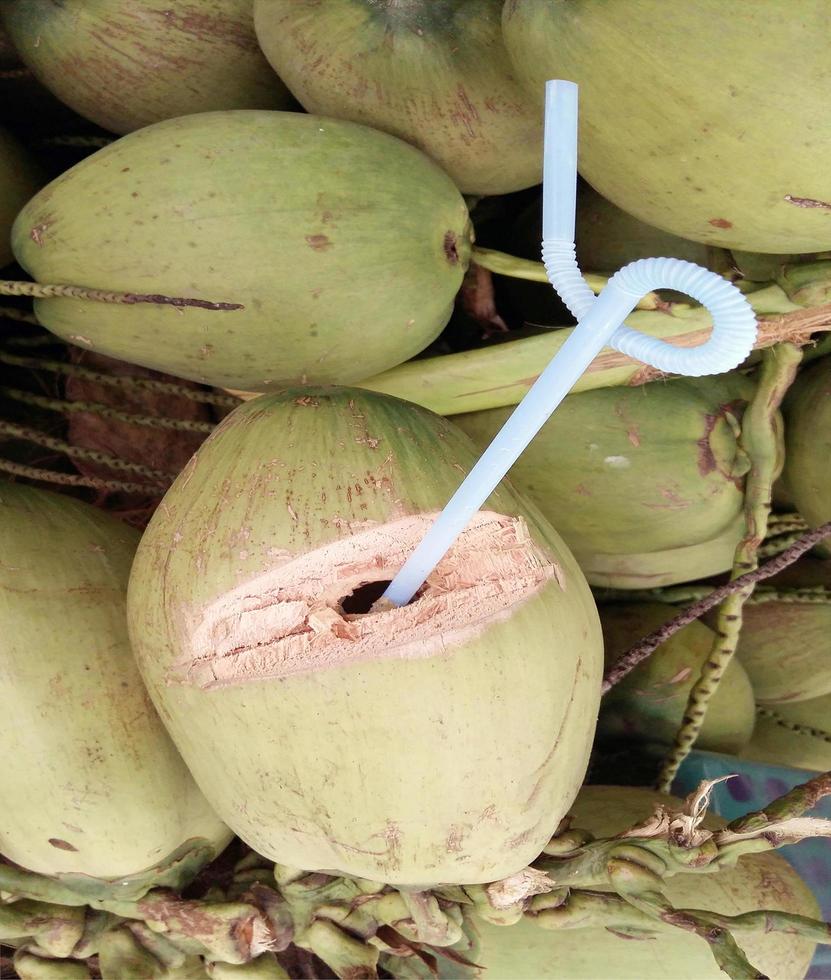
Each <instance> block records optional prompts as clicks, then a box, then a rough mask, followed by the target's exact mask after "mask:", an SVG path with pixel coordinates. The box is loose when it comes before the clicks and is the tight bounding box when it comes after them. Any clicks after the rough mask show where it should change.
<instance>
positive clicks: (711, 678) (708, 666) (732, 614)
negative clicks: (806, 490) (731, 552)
mask: <svg viewBox="0 0 831 980" xmlns="http://www.w3.org/2000/svg"><path fill="white" fill-rule="evenodd" d="M801 359H802V353H801V351H800V350H799V348H798V347H795V346H794V345H792V344H778V345H777V346H776V347H775V348H773V349H772V350H770V351H768V352H767V353H766V354H765V357H764V359H763V363H762V371H761V375H760V378H759V383H758V386H757V388H756V392H755V393H754V396H753V399H752V401H751V402H750V404H749V405H748V407H747V410H746V412H745V418H744V422H743V425H742V436H741V439H742V442H743V444H744V448H745V451H746V452H747V454H748V457H749V459H750V463H751V467H750V471H749V472H748V474H747V476H746V478H745V505H744V515H745V534H744V535H743V537H742V539H741V541H740V542H739V544H738V545H737V547H736V554H735V558H734V561H733V570H732V572H731V579H737V578H739V577H740V576H742V575H744V574H746V573H748V572H751V571H754V570H755V569H756V568H757V567H758V555H757V551H758V548H759V545H760V544H761V543H762V541H763V540H764V537H765V533H766V531H767V520H768V515H769V513H770V500H771V493H772V487H773V483H774V481H775V479H776V477H777V476H778V475H779V472H780V470H781V466H782V460H781V459H780V458H779V442H778V422H777V417H778V410H779V406H780V405H781V404H782V400H783V398H784V397H785V393H786V392H787V390H788V388H789V387H790V385H791V383H792V382H793V380H794V378H795V377H796V369H797V367H798V365H799V362H800V360H801ZM753 589H754V584H750V585H749V586H747V587H746V588H743V589H742V590H741V591H739V592H736V593H734V594H732V595H731V596H729V597H728V598H727V599H726V600H725V601H724V603H723V604H722V606H721V608H720V609H719V613H718V619H717V623H716V639H715V642H714V644H713V648H712V650H711V653H710V656H709V658H708V659H707V661H706V662H705V664H704V665H703V667H702V670H701V675H700V677H699V679H698V680H697V681H696V683H695V685H694V686H693V688H692V690H691V691H690V695H689V699H688V701H687V710H686V713H685V716H684V722H683V724H682V726H681V728H680V729H679V731H678V733H677V735H676V737H675V744H674V746H673V748H672V749H671V750H670V753H669V755H668V756H667V759H666V761H665V763H664V765H663V768H662V769H661V773H660V775H659V777H658V786H659V788H660V789H662V790H663V791H664V792H668V791H669V787H670V786H671V785H672V781H673V779H674V778H675V776H676V774H677V772H678V769H679V768H680V766H681V763H682V762H683V761H684V759H686V757H687V756H688V755H689V753H690V751H691V749H692V747H693V745H694V744H695V741H696V739H697V738H698V735H699V732H700V731H701V726H702V724H703V722H704V717H705V715H706V713H707V705H708V703H709V701H710V699H711V697H712V696H713V694H714V693H715V691H716V690H717V688H718V685H719V682H720V681H721V678H722V677H723V675H724V671H725V670H726V668H727V665H728V664H729V663H730V661H731V659H732V657H733V654H734V653H735V651H736V646H737V644H738V641H739V633H740V632H741V628H742V607H743V606H744V603H745V602H746V600H747V599H748V598H749V596H750V595H751V594H752V593H753Z"/></svg>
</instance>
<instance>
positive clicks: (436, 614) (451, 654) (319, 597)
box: [129, 388, 602, 887]
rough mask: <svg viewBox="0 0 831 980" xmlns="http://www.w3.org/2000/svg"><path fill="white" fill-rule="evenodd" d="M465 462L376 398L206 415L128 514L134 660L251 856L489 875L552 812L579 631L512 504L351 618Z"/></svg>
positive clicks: (441, 436)
mask: <svg viewBox="0 0 831 980" xmlns="http://www.w3.org/2000/svg"><path fill="white" fill-rule="evenodd" d="M304 392H305V393H304ZM476 457H477V450H476V448H475V447H474V446H473V445H472V444H471V443H470V442H469V440H468V439H467V438H465V437H464V436H463V435H462V434H461V433H460V432H459V431H458V430H457V429H456V428H455V427H454V426H453V425H451V424H450V423H449V422H447V421H445V420H443V419H441V418H439V417H437V416H435V415H433V414H432V413H429V412H426V411H424V410H422V409H419V408H417V407H415V406H412V405H409V404H407V403H404V402H400V401H398V400H396V399H392V398H389V397H386V396H380V395H376V394H373V393H367V392H361V391H358V390H357V389H342V388H328V389H327V388H321V389H314V390H304V389H293V390H286V391H285V392H282V393H279V394H275V395H270V396H264V397H262V398H259V399H256V400H254V401H252V402H248V403H247V404H246V405H244V406H242V407H240V408H239V409H236V410H235V411H234V412H233V413H232V414H231V415H230V416H228V417H227V418H226V420H225V421H224V422H223V423H222V425H221V426H220V427H219V428H218V429H217V430H216V431H215V432H214V434H213V435H212V436H211V437H210V438H209V439H208V440H207V442H206V443H205V444H204V445H203V447H202V448H201V449H200V450H199V452H198V453H197V454H196V456H195V457H194V458H193V459H192V461H191V464H190V465H189V466H188V467H187V468H186V470H185V471H184V472H183V473H182V475H181V476H180V477H179V479H178V480H177V481H176V483H175V484H174V485H173V487H172V488H171V490H170V491H169V492H168V494H167V496H166V497H165V499H164V502H163V503H162V505H161V507H160V508H159V510H158V511H157V512H156V514H155V516H154V518H153V520H152V521H151V524H150V526H149V528H148V530H147V532H146V534H145V536H144V539H143V541H142V544H141V547H140V549H139V552H138V555H137V559H136V562H135V565H134V569H133V574H132V578H131V583H130V599H129V607H130V613H129V616H130V629H131V636H132V638H133V643H134V646H135V649H136V653H137V656H138V660H139V665H140V668H141V670H142V673H143V676H144V678H145V681H146V683H147V685H148V689H149V691H150V693H151V696H152V697H153V699H154V701H155V703H156V704H157V706H158V708H159V710H160V712H161V714H162V716H163V717H164V718H165V720H166V723H167V725H168V727H169V730H170V732H171V735H172V737H173V739H174V741H175V742H176V744H177V746H178V747H179V749H180V751H181V752H182V754H183V757H184V758H185V760H186V762H187V764H188V767H189V768H190V770H191V771H192V772H193V774H194V777H195V778H196V780H197V782H198V783H199V785H200V787H201V788H202V790H203V792H205V794H206V796H207V797H208V799H209V800H210V801H211V802H212V804H213V805H214V806H215V807H216V809H217V812H218V813H220V814H221V815H222V817H223V818H224V819H225V820H226V821H228V822H229V823H230V825H231V826H232V828H233V829H234V830H235V831H236V832H237V833H238V834H239V836H240V837H242V838H243V840H245V841H246V842H247V843H248V844H249V845H250V846H251V847H253V848H254V849H255V850H256V851H258V852H259V853H261V854H264V855H266V856H267V857H269V858H271V859H272V860H277V861H278V862H280V863H281V864H285V865H289V866H291V867H297V868H303V869H306V870H329V871H336V872H343V873H347V874H350V875H356V876H359V877H363V878H370V879H372V880H375V881H386V882H390V883H393V884H406V885H408V886H419V887H427V886H430V885H432V884H437V883H448V882H449V883H462V882H464V883H469V882H483V881H491V880H494V879H496V878H499V877H502V876H504V875H506V874H510V873H512V872H514V871H517V870H519V869H520V868H522V867H523V866H524V865H525V864H527V863H528V862H529V861H530V860H532V859H533V858H534V857H535V856H536V855H537V854H538V853H539V851H540V849H541V848H542V847H543V845H544V844H545V842H546V841H547V839H548V837H549V836H550V835H551V833H552V832H553V830H554V828H555V827H556V825H557V822H558V821H559V819H560V818H561V817H562V816H563V815H564V813H565V812H566V810H567V808H568V806H569V805H570V803H571V801H572V800H573V798H574V796H575V795H576V792H577V789H578V788H579V785H580V783H581V781H582V778H583V774H584V772H585V766H586V761H587V757H588V751H589V747H590V744H591V740H592V736H593V733H594V724H595V718H596V712H597V705H598V701H599V683H600V673H601V669H602V654H601V644H600V632H599V624H598V621H597V614H596V610H595V608H594V603H593V601H592V599H591V595H590V593H589V591H588V588H587V585H586V582H585V580H584V578H583V575H582V573H581V572H580V570H579V568H578V566H577V564H576V562H575V561H574V559H573V558H572V556H571V554H570V552H569V551H568V549H567V548H566V546H565V545H564V544H563V542H562V541H561V539H560V538H559V537H558V535H557V534H556V532H554V531H553V530H552V529H551V527H550V526H549V525H548V523H547V522H546V521H545V520H544V519H543V518H542V517H541V516H540V515H539V513H538V511H537V510H536V509H535V508H533V507H532V506H531V505H529V504H526V503H525V502H524V501H523V500H522V499H521V498H520V497H518V496H517V495H516V494H515V493H514V492H513V491H512V490H511V489H510V488H509V487H508V486H507V485H506V486H501V487H500V488H499V489H498V491H497V492H496V493H495V494H494V495H493V496H492V497H491V498H490V499H489V501H488V502H487V504H486V505H485V507H484V509H483V511H481V512H480V513H479V514H477V515H476V517H475V518H474V520H473V521H472V523H471V524H470V526H469V527H468V529H467V531H466V532H465V533H464V534H463V535H462V537H461V538H460V539H459V542H458V543H457V545H456V546H454V549H453V550H451V552H450V553H449V555H448V556H447V557H446V558H445V559H444V560H443V561H442V562H441V563H440V565H439V567H438V569H437V570H436V571H435V572H434V573H433V574H432V575H431V576H430V577H429V578H428V581H427V584H426V587H425V588H424V589H423V590H422V591H421V592H420V593H419V594H418V596H417V598H416V601H415V602H413V603H412V604H410V605H409V606H407V607H404V608H401V609H392V610H389V609H387V610H384V609H383V607H381V608H378V607H374V606H370V603H371V602H372V600H373V599H374V598H375V597H377V596H379V595H380V594H381V592H382V591H383V587H384V586H383V582H385V581H388V580H389V579H391V578H392V576H393V575H394V573H395V572H396V571H397V570H398V568H399V567H400V565H401V564H402V563H403V560H404V558H405V556H406V554H407V553H409V551H410V549H411V548H412V547H414V546H415V544H416V543H417V541H418V540H419V539H420V538H421V536H422V535H423V533H424V532H425V531H426V529H427V527H428V526H429V524H430V522H431V520H432V519H433V516H434V515H436V514H437V513H438V511H440V510H441V508H442V507H443V506H444V504H445V503H446V501H447V499H448V498H449V497H450V495H451V494H452V492H453V490H455V488H456V486H457V485H458V483H459V481H460V479H461V476H462V474H464V473H465V472H467V471H468V470H469V469H470V467H471V466H472V465H473V463H474V461H475V459H476ZM373 589H374V591H373ZM356 590H357V591H356ZM353 593H354V595H353ZM362 595H363V597H364V599H363V603H362V602H361V596H362ZM350 596H351V597H352V598H351V599H350V598H349V597H350ZM367 610H369V611H368V612H367Z"/></svg>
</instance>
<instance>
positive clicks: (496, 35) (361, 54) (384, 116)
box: [254, 0, 542, 195]
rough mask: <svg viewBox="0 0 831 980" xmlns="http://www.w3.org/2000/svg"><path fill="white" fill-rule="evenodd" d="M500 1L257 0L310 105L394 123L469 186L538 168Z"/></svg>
mask: <svg viewBox="0 0 831 980" xmlns="http://www.w3.org/2000/svg"><path fill="white" fill-rule="evenodd" d="M501 12H502V0H450V2H448V0H439V2H437V0H408V2H407V3H405V4H401V3H382V4H379V3H377V2H376V0H327V2H326V3H324V4H321V3H319V2H318V0H259V2H257V3H255V4H254V22H255V26H256V30H257V37H258V39H259V42H260V45H261V46H262V49H263V51H264V52H265V54H266V57H267V58H268V59H269V61H270V62H271V64H272V65H273V66H274V69H275V70H276V71H277V72H278V74H279V75H280V76H281V77H282V78H283V79H284V80H285V81H286V83H287V84H288V86H289V88H290V89H291V90H292V92H293V93H294V94H295V95H296V96H297V98H298V99H299V101H300V102H301V103H302V105H303V106H304V107H305V108H306V109H307V110H308V111H309V112H314V113H316V114H318V115H322V116H332V117H334V118H337V119H350V120H352V121H353V122H359V123H364V124H366V125H368V126H372V127H373V128H375V129H380V130H383V131H384V132H387V133H392V134H393V135H394V136H399V137H401V138H402V139H405V140H407V141H408V142H409V143H412V144H413V145H414V146H417V147H419V149H421V150H423V151H424V152H425V153H426V154H427V155H428V156H430V157H432V158H433V159H434V160H436V162H437V163H439V164H440V165H441V166H442V167H443V168H444V170H446V171H447V173H448V174H450V176H451V177H452V178H453V180H454V181H455V182H456V184H457V185H458V186H459V188H460V189H461V190H462V191H463V192H464V193H465V194H482V195H484V194H488V195H490V194H507V193H509V192H511V191H517V190H520V189H521V188H524V187H530V186H532V185H533V184H537V183H539V181H540V180H541V179H542V116H541V115H540V114H539V113H538V112H537V111H536V108H535V107H534V106H533V105H531V104H529V102H528V99H527V98H526V96H525V94H524V92H523V91H522V89H521V87H520V86H519V84H518V83H517V81H516V79H515V77H514V73H513V70H512V68H511V65H510V62H509V61H508V55H507V52H506V51H505V46H504V43H503V40H502V24H501Z"/></svg>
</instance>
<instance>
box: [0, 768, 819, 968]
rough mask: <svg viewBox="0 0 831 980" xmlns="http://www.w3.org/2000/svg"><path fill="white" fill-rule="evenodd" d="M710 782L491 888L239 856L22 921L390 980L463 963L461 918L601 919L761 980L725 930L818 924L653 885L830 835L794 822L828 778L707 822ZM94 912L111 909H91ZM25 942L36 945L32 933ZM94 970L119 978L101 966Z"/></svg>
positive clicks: (92, 940) (180, 955)
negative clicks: (381, 971)
mask: <svg viewBox="0 0 831 980" xmlns="http://www.w3.org/2000/svg"><path fill="white" fill-rule="evenodd" d="M713 785H714V784H713V783H702V784H701V786H699V788H698V789H697V790H696V791H695V792H694V793H692V794H691V795H690V796H689V797H688V798H687V800H686V801H684V803H683V805H676V801H667V802H666V803H663V804H659V805H657V806H656V807H655V809H654V812H653V814H652V816H651V817H649V818H647V819H646V820H643V821H641V822H640V823H637V824H636V825H634V826H632V827H629V828H628V829H626V830H623V831H622V832H621V833H618V834H616V835H611V836H604V837H599V838H595V837H594V836H593V835H592V834H591V833H590V832H588V831H580V830H578V829H576V828H573V827H570V826H569V825H568V822H564V823H563V825H561V827H560V829H559V830H558V832H557V834H555V836H554V837H553V838H552V840H551V842H550V844H549V846H548V847H547V848H546V849H545V852H544V853H543V855H542V856H541V858H540V860H539V861H537V862H535V865H534V866H533V867H529V868H526V869H525V870H524V871H522V872H520V873H518V874H515V875H512V876H511V877H510V878H508V879H505V880H503V881H498V882H492V883H490V884H488V885H473V886H464V887H463V886H454V887H445V888H436V889H433V890H432V891H429V892H421V893H419V892H412V891H409V890H407V889H401V890H399V889H396V888H393V887H392V886H389V885H384V884H382V883H379V882H371V881H366V880H362V879H355V878H349V877H346V876H335V875H327V874H320V873H308V872H302V871H299V870H296V869H291V868H286V867H283V866H281V865H273V864H271V863H270V862H267V861H266V860H265V859H263V858H261V857H260V856H259V855H256V854H254V853H253V852H250V853H249V854H248V855H246V856H245V857H244V858H242V859H241V860H240V861H239V862H238V863H237V864H236V866H235V869H234V874H233V877H232V880H231V882H230V883H229V884H228V886H227V887H226V888H224V889H220V888H218V887H214V888H213V889H211V891H210V893H209V894H208V895H206V896H205V897H204V898H203V899H194V900H183V899H181V898H180V897H179V896H178V895H176V894H175V893H174V892H170V891H167V890H164V889H155V890H154V891H152V892H150V893H149V894H147V895H146V896H145V897H144V898H142V899H140V900H139V901H137V902H121V901H117V900H109V901H95V902H93V903H91V905H92V906H93V908H92V909H88V910H86V911H85V912H81V910H78V911H77V912H75V911H72V910H67V909H61V908H60V907H57V906H46V905H43V906H38V907H37V909H34V907H33V906H34V903H30V906H27V907H26V908H25V909H24V910H23V911H22V914H21V916H20V922H21V925H22V924H24V920H26V922H28V921H29V919H27V918H26V917H27V916H30V917H31V914H32V912H33V911H40V912H41V913H42V915H41V919H42V920H43V921H42V922H41V924H40V925H39V928H40V929H41V932H39V933H38V935H39V936H40V935H41V934H42V933H45V932H48V931H49V930H48V926H49V925H50V924H51V926H52V928H53V933H52V934H53V935H54V936H55V937H59V938H58V940H53V942H56V941H60V942H62V943H63V945H62V946H60V948H59V947H58V946H57V945H53V946H52V947H51V953H50V955H53V956H63V957H67V956H75V957H81V958H86V957H89V956H92V955H95V954H97V955H98V957H99V960H100V962H101V964H102V966H103V965H104V963H105V961H106V962H107V963H113V964H124V963H127V962H139V961H140V962H143V963H145V972H148V967H152V966H153V963H152V960H155V961H157V962H160V964H163V965H165V966H167V967H170V968H172V967H181V966H182V965H183V964H185V963H190V964H191V965H197V964H198V962H199V961H198V959H197V958H201V959H202V961H203V962H204V964H205V966H206V968H207V970H208V974H209V975H211V976H225V975H226V974H224V973H223V972H222V970H221V969H217V966H218V965H220V964H222V965H230V966H238V967H242V966H245V965H252V964H259V966H258V967H257V972H256V973H255V972H254V967H253V966H252V970H251V975H252V976H259V975H262V974H260V972H259V971H260V970H261V969H262V970H264V969H265V968H267V967H268V968H271V972H269V973H264V975H266V976H274V977H277V976H280V974H279V973H278V972H275V969H276V965H275V964H274V962H273V961H272V960H270V959H269V958H268V957H269V955H270V954H273V953H280V952H281V951H285V950H287V949H288V948H289V946H290V945H291V944H294V945H295V946H297V947H300V948H301V949H306V950H309V951H310V952H313V953H314V954H315V955H317V956H318V957H320V958H321V959H322V960H323V961H324V962H325V963H326V964H327V965H328V966H329V967H330V968H331V969H333V970H334V972H335V974H336V975H337V976H338V977H344V978H356V977H367V978H371V977H375V976H377V969H378V966H379V965H382V966H384V968H385V969H388V970H389V971H390V972H392V973H393V975H394V976H399V975H410V974H409V973H408V964H409V966H410V967H412V968H413V969H414V970H416V972H415V973H414V974H413V975H422V974H419V973H418V969H417V967H418V965H419V964H420V966H421V967H422V968H423V967H424V966H425V965H428V967H429V964H430V962H431V961H433V962H435V958H436V956H441V957H443V958H445V959H449V960H450V961H451V962H456V963H457V964H458V965H460V966H467V967H472V966H473V963H471V961H470V960H468V959H467V958H466V957H465V956H464V955H461V954H460V953H459V952H458V949H457V944H458V943H459V940H460V938H461V937H462V926H463V924H464V922H465V921H466V918H467V917H469V916H471V915H472V916H475V917H478V918H479V919H481V920H483V921H485V922H486V923H490V924H494V925H499V926H502V927H506V928H510V927H511V925H512V924H515V923H517V922H519V921H520V919H523V917H524V916H526V917H527V916H530V917H532V919H533V921H535V922H537V923H538V924H539V925H540V926H542V927H543V928H545V929H573V928H583V927H587V926H593V927H597V926H603V927H605V928H606V929H611V930H614V931H620V932H624V933H625V932H626V931H627V930H628V931H630V932H631V931H632V930H635V932H636V933H637V932H640V933H643V931H644V929H646V930H649V929H650V928H655V927H656V926H667V925H668V926H673V927H676V928H680V929H682V930H685V931H688V932H692V933H694V934H695V935H698V936H701V937H702V938H703V939H705V940H706V941H707V942H708V943H709V945H710V948H711V951H712V952H713V954H714V956H715V958H716V961H717V963H718V964H719V965H720V966H721V968H722V969H724V970H725V971H726V972H727V973H728V975H729V976H731V977H745V976H759V975H760V974H759V973H758V972H751V971H752V967H751V966H750V964H749V963H748V962H747V958H746V957H745V955H744V953H743V952H742V950H741V947H740V946H739V945H738V944H737V943H736V942H735V940H734V939H733V935H732V934H733V933H734V932H736V933H737V934H739V935H748V934H752V933H762V932H770V931H781V932H784V933H788V934H791V935H799V936H804V937H805V938H807V939H810V940H812V941H827V939H828V936H829V927H828V926H827V925H826V924H825V923H822V922H820V921H818V920H816V919H814V918H812V917H811V916H808V915H803V914H797V913H794V912H789V911H785V910H782V909H778V910H776V909H774V910H752V911H750V912H746V913H741V914H739V915H728V914H724V913H722V912H718V911H709V910H704V909H694V908H675V907H673V905H672V904H671V902H670V901H669V899H668V898H667V897H666V895H665V894H664V891H663V889H664V883H665V881H666V879H668V878H672V877H674V876H677V875H683V876H687V875H696V874H705V875H709V874H712V873H718V871H720V870H721V868H723V867H730V866H732V865H733V864H734V863H735V861H736V860H737V859H738V857H739V856H741V855H742V854H752V853H760V852H763V851H771V850H774V849H776V848H777V847H779V846H781V845H783V844H786V843H792V842H795V841H797V840H800V839H804V838H808V837H813V836H820V835H829V834H831V822H829V821H825V820H819V819H814V818H805V817H804V816H803V814H804V812H805V811H806V810H807V809H810V808H811V807H813V806H814V805H816V803H817V802H818V801H819V800H820V799H822V798H823V797H825V796H828V795H831V774H825V775H823V776H820V777H817V778H815V779H812V780H810V781H809V782H808V783H806V784H804V785H803V786H801V787H797V788H796V789H795V790H792V791H791V792H790V793H788V794H786V795H785V796H783V797H781V798H780V799H779V800H777V801H774V802H773V803H772V804H770V805H769V806H768V807H766V808H765V810H764V811H759V812H755V813H752V814H748V815H746V816H745V817H742V818H740V819H739V820H736V821H733V823H731V824H728V825H727V826H726V827H721V828H719V827H716V829H708V828H707V827H706V826H705V825H704V823H703V821H704V818H705V815H706V811H707V806H708V803H709V796H710V792H711V790H712V786H713ZM609 888H611V892H609V891H608V889H609ZM101 907H104V908H106V909H107V910H108V911H109V912H110V915H109V917H105V916H102V914H101V912H100V911H95V910H94V909H96V908H99V909H100V908H101ZM11 908H12V909H14V908H15V906H14V905H12V906H11ZM82 919H83V921H82ZM525 921H527V919H526V920H525ZM64 923H70V925H64ZM24 935H26V934H25V933H24ZM73 940H74V942H73ZM29 941H30V940H28V939H27V940H26V942H29ZM35 948H36V949H38V950H40V951H44V952H46V951H47V950H46V948H45V947H44V946H43V945H42V943H41V942H40V941H39V942H38V945H37V946H36V947H35ZM263 956H265V957H266V960H262V959H261V958H262V957H263ZM208 964H210V965H208ZM399 966H401V967H402V970H403V972H402V973H399V971H398V967H399ZM122 970H123V968H122ZM67 975H71V974H67ZM104 975H105V976H106V975H113V976H115V975H118V976H122V975H125V974H124V973H123V972H119V970H116V972H112V970H111V971H110V973H109V974H108V973H106V972H104ZM153 975H164V974H156V973H154V974H153ZM189 975H190V974H189ZM195 975H197V976H201V974H199V973H197V974H195ZM227 975H236V974H227ZM243 975H247V971H246V974H243Z"/></svg>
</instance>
